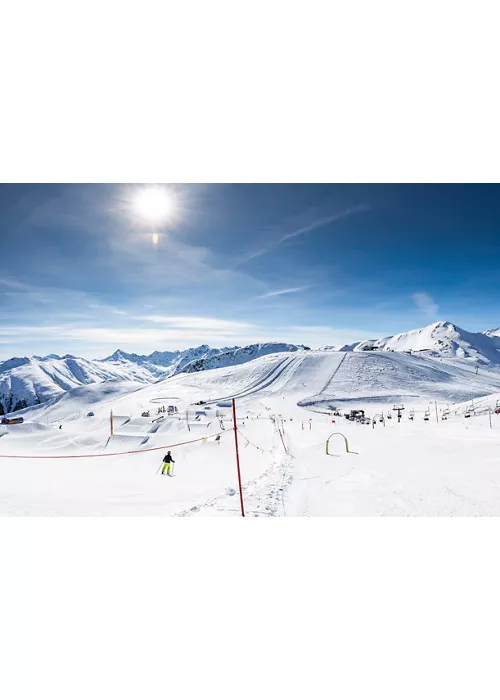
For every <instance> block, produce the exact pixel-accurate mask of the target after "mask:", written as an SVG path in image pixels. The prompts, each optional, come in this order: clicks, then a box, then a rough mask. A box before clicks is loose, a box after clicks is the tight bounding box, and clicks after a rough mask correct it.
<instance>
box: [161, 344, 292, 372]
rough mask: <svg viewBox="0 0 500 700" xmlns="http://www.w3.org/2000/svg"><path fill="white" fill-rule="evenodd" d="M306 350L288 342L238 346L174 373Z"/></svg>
mask: <svg viewBox="0 0 500 700" xmlns="http://www.w3.org/2000/svg"><path fill="white" fill-rule="evenodd" d="M298 350H304V346H303V345H289V344H287V343H255V344H253V345H247V346H245V347H244V348H237V349H233V350H230V351H228V352H222V353H219V354H217V355H213V356H212V357H203V358H201V359H199V360H195V361H193V362H190V363H186V364H185V365H183V366H181V367H179V368H178V370H177V371H176V372H174V374H179V372H201V371H204V370H208V369H217V368H219V367H232V366H234V365H241V364H243V363H244V362H249V361H250V360H254V359H256V358H257V357H263V356H265V355H270V354H274V353H281V352H297V351H298Z"/></svg>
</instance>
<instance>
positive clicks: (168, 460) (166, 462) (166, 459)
mask: <svg viewBox="0 0 500 700" xmlns="http://www.w3.org/2000/svg"><path fill="white" fill-rule="evenodd" d="M171 464H175V459H172V455H171V453H170V450H169V451H168V452H167V454H166V455H165V457H164V458H163V469H162V470H161V473H162V474H165V469H166V470H167V476H170V465H171Z"/></svg>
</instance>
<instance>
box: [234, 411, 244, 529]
mask: <svg viewBox="0 0 500 700" xmlns="http://www.w3.org/2000/svg"><path fill="white" fill-rule="evenodd" d="M233 430H234V446H235V449H236V469H237V470H238V487H239V489H240V505H241V516H242V517H243V518H244V517H245V508H244V506H243V491H242V488H241V472H240V455H239V452H238V427H237V425H236V402H235V400H234V399H233Z"/></svg>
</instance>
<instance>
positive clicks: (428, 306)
mask: <svg viewBox="0 0 500 700" xmlns="http://www.w3.org/2000/svg"><path fill="white" fill-rule="evenodd" d="M411 298H412V299H413V301H414V302H415V305H416V306H417V308H418V309H419V310H420V311H421V312H422V313H423V314H425V315H426V316H428V317H429V318H433V317H435V316H436V315H437V313H438V311H439V306H438V305H437V304H436V302H435V301H434V299H433V298H432V297H431V295H430V294H427V292H415V294H412V297H411Z"/></svg>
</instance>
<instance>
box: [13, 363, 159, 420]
mask: <svg viewBox="0 0 500 700" xmlns="http://www.w3.org/2000/svg"><path fill="white" fill-rule="evenodd" d="M156 378H157V377H156V376H155V375H153V374H152V373H151V372H150V371H149V370H148V369H147V368H144V367H140V366H138V365H136V364H134V363H131V362H121V363H114V362H107V363H104V362H96V361H90V360H85V359H83V358H81V357H80V358H77V357H72V356H70V355H66V356H65V357H64V358H62V359H60V360H37V359H35V358H34V357H33V358H28V357H24V358H13V359H11V360H7V361H6V362H4V363H2V364H1V365H0V413H8V412H10V411H15V410H18V409H20V408H23V407H25V406H32V405H35V404H39V403H43V402H44V401H48V400H49V399H52V398H55V397H57V396H59V395H61V394H62V393H64V392H65V391H69V390H70V389H74V388H76V387H78V386H81V385H86V384H93V383H96V382H97V383H100V382H107V381H110V380H117V379H118V380H127V381H132V380H135V381H138V382H151V381H154V380H155V379H156Z"/></svg>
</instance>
